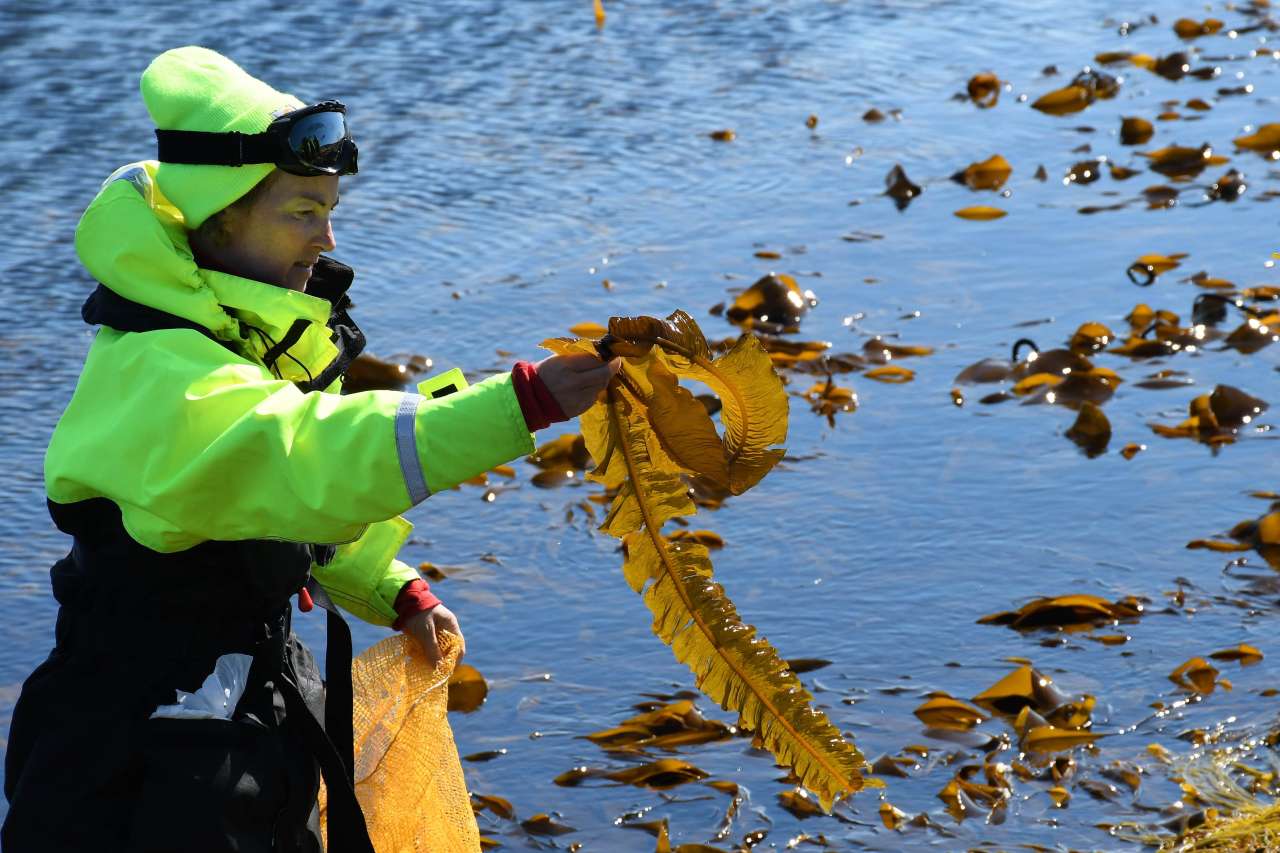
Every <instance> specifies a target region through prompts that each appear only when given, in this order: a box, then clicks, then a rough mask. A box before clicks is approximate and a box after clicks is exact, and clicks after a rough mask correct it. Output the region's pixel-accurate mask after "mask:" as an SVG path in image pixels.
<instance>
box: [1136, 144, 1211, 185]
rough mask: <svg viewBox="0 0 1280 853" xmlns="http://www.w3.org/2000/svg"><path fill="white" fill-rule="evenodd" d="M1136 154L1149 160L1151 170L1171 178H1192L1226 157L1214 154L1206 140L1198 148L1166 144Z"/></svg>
mask: <svg viewBox="0 0 1280 853" xmlns="http://www.w3.org/2000/svg"><path fill="white" fill-rule="evenodd" d="M1138 154H1139V155H1141V156H1143V157H1146V158H1147V159H1148V160H1149V161H1150V166H1151V170H1152V171H1153V172H1159V173H1160V174H1162V175H1168V176H1169V177H1171V178H1194V177H1195V176H1196V175H1198V174H1200V173H1201V172H1203V171H1204V170H1205V169H1207V168H1208V167H1209V166H1220V165H1222V164H1223V163H1226V162H1227V158H1226V157H1222V156H1220V155H1217V154H1214V153H1213V147H1212V146H1210V145H1209V144H1208V143H1207V142H1206V143H1205V144H1204V145H1201V146H1200V147H1199V148H1188V147H1186V146H1183V145H1168V146H1166V147H1164V148H1159V149H1156V150H1155V151H1139V152H1138Z"/></svg>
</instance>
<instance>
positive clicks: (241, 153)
mask: <svg viewBox="0 0 1280 853" xmlns="http://www.w3.org/2000/svg"><path fill="white" fill-rule="evenodd" d="M156 148H157V151H156V159H157V160H159V161H160V162H161V163H182V164H186V165H192V166H195V165H205V166H244V165H248V164H254V163H275V162H276V160H277V159H279V155H280V150H279V143H278V142H277V141H276V140H275V138H274V137H273V136H272V134H270V133H252V134H250V133H240V132H239V131H235V130H233V131H230V132H229V133H209V132H206V131H202V130H157V131H156Z"/></svg>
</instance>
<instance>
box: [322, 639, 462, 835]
mask: <svg viewBox="0 0 1280 853" xmlns="http://www.w3.org/2000/svg"><path fill="white" fill-rule="evenodd" d="M441 637H442V642H441V649H440V650H441V652H442V653H443V654H442V657H441V660H440V664H439V665H438V666H436V667H435V668H434V669H432V668H431V666H429V665H428V664H427V659H426V656H425V655H424V654H423V653H422V648H421V647H420V646H419V645H418V643H417V641H416V640H414V639H412V638H410V637H407V636H405V635H404V634H396V635H395V636H391V637H387V638H386V639H385V640H383V641H382V642H380V643H378V644H377V645H375V646H373V647H372V648H370V649H368V650H367V651H365V652H364V653H363V654H361V655H360V656H359V657H357V658H356V659H355V661H354V662H353V664H352V667H351V683H352V687H353V690H352V693H353V694H354V696H355V702H354V710H353V718H354V719H353V722H354V727H355V752H356V764H355V777H356V798H357V799H359V801H360V807H361V809H362V810H363V811H364V816H365V821H366V822H367V824H368V827H369V837H370V838H371V839H372V840H373V847H374V849H375V850H377V851H378V853H404V851H421V853H475V851H477V850H479V849H480V832H479V829H478V827H477V826H476V819H475V814H474V813H473V812H472V810H471V798H470V797H469V796H468V794H467V785H466V781H465V780H464V779H463V775H462V764H461V763H460V762H459V761H458V749H457V746H456V745H455V744H454V742H453V730H452V729H450V728H449V718H448V702H449V690H448V681H449V676H450V674H452V672H453V667H454V665H455V664H456V663H457V662H458V645H457V643H456V642H453V641H451V640H452V638H451V637H450V636H449V635H447V634H444V635H441ZM326 805H327V803H326V801H325V791H324V788H323V786H322V787H321V789H320V826H321V832H322V833H323V832H324V830H325V817H326V808H325V807H326ZM326 840H327V837H326ZM335 853H337V851H335Z"/></svg>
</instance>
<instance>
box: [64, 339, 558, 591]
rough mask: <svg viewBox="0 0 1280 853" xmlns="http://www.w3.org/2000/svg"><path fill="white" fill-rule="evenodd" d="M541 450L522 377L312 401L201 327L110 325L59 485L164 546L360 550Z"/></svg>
mask: <svg viewBox="0 0 1280 853" xmlns="http://www.w3.org/2000/svg"><path fill="white" fill-rule="evenodd" d="M532 450H533V439H532V436H531V435H530V434H529V431H528V428H527V427H526V425H525V422H524V417H523V415H522V414H521V413H520V407H519V404H518V402H517V400H516V397H515V394H514V392H513V390H512V387H511V376H510V374H499V375H497V376H492V377H489V378H488V379H486V380H484V381H483V382H479V383H477V384H475V385H472V386H470V387H468V388H466V389H463V390H462V391H459V392H458V393H455V394H451V395H449V396H447V397H442V398H439V399H435V400H428V399H424V398H423V397H422V396H420V395H418V394H414V393H400V392H396V391H368V392H363V393H358V394H350V395H345V396H343V395H338V394H332V393H326V392H320V391H317V392H310V393H305V394H304V393H302V392H301V391H299V390H298V389H297V387H296V386H294V385H293V384H292V383H290V382H287V381H283V380H279V379H276V378H274V377H273V376H271V374H269V373H268V372H267V371H266V369H265V368H263V367H261V366H260V365H257V364H255V363H252V362H250V361H247V360H245V359H242V358H239V357H237V356H235V355H233V354H232V353H230V352H229V351H227V350H226V349H224V348H223V347H221V346H219V345H218V344H217V343H216V342H214V341H212V340H210V339H208V338H206V337H205V336H203V335H201V334H200V333H198V332H195V331H191V330H186V329H173V330H164V331H155V332H147V333H142V334H139V333H121V332H117V331H114V330H112V329H105V328H104V329H102V330H100V331H99V332H98V334H97V336H96V338H95V340H94V343H93V345H92V347H91V348H90V352H89V356H88V359H87V360H86V363H85V368H84V371H83V372H82V373H81V377H80V382H79V384H78V385H77V387H76V391H75V394H74V395H73V397H72V400H71V403H70V404H69V405H68V407H67V409H66V411H65V412H64V413H63V416H62V419H61V420H60V421H59V424H58V427H57V429H56V430H55V431H54V435H53V438H52V440H51V441H50V445H49V450H48V453H47V454H46V457H45V484H46V488H47V491H48V494H49V497H50V499H52V500H53V501H55V502H59V503H70V502H74V501H78V500H84V499H87V498H92V497H107V498H110V499H111V500H113V501H114V502H115V503H116V504H117V505H119V506H120V508H121V514H122V516H123V520H124V524H125V527H126V529H127V530H128V531H129V533H130V535H131V536H133V538H134V539H136V540H137V541H138V542H140V543H141V544H143V545H146V546H147V547H149V548H152V549H153V550H156V551H161V552H173V551H180V550H184V549H186V548H189V547H192V546H193V545H196V544H198V543H199V542H202V541H205V540H211V539H213V540H244V539H260V538H274V539H286V540H291V541H297V542H316V543H333V544H336V543H345V542H353V543H354V542H355V540H357V539H359V538H360V537H361V535H362V534H363V533H364V530H365V528H366V526H367V525H370V524H374V523H376V522H384V521H386V520H388V519H393V518H395V517H396V516H398V515H400V514H401V513H403V512H404V511H405V510H407V509H408V508H409V507H411V506H413V505H415V504H417V503H419V502H421V501H422V500H424V499H426V497H427V496H428V495H430V494H431V493H432V492H436V491H439V490H440V489H446V488H449V487H451V486H454V485H456V484H457V483H459V482H461V481H463V480H465V479H467V478H469V477H472V476H475V475H476V474H478V473H480V472H482V471H485V470H487V469H488V468H491V467H493V466H494V465H497V464H501V463H503V462H507V461H509V460H511V459H513V458H515V457H516V456H519V455H521V454H525V453H529V452H531V451H532ZM362 562H363V561H362ZM386 565H387V564H386V563H384V564H383V566H386ZM384 615H386V614H384Z"/></svg>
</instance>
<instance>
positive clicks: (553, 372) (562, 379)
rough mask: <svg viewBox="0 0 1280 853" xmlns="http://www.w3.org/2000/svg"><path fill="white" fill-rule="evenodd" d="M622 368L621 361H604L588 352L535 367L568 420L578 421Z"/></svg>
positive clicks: (546, 360)
mask: <svg viewBox="0 0 1280 853" xmlns="http://www.w3.org/2000/svg"><path fill="white" fill-rule="evenodd" d="M621 368H622V361H621V360H619V359H616V358H615V359H612V360H611V361H608V362H603V361H601V360H600V359H598V358H596V357H595V356H594V355H588V354H587V353H574V354H573V355H553V356H551V357H549V358H544V359H543V360H542V361H540V362H538V363H537V365H535V369H536V370H537V371H538V378H539V379H541V380H542V384H544V385H546V386H547V390H548V391H550V392H551V396H553V397H555V398H556V403H558V404H559V406H560V411H562V412H564V415H565V417H566V418H576V417H577V416H578V415H580V414H582V413H583V412H585V411H586V410H587V409H589V408H591V404H592V403H594V402H595V401H596V397H598V396H599V395H600V392H601V391H603V390H604V388H605V386H606V385H608V384H609V380H610V379H612V378H613V377H614V375H615V374H616V373H617V372H618V371H619V370H620V369H621Z"/></svg>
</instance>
